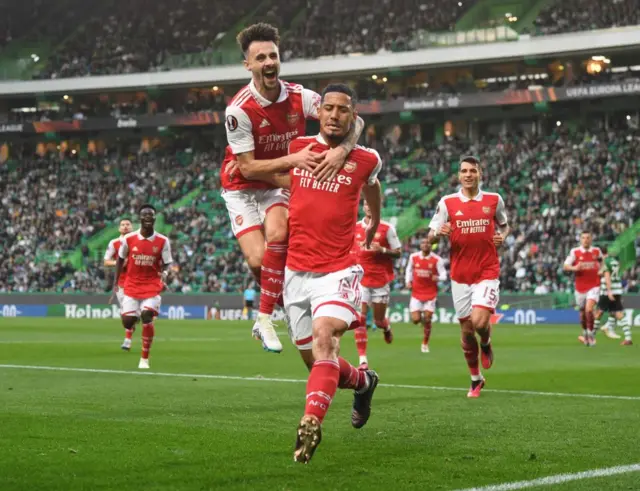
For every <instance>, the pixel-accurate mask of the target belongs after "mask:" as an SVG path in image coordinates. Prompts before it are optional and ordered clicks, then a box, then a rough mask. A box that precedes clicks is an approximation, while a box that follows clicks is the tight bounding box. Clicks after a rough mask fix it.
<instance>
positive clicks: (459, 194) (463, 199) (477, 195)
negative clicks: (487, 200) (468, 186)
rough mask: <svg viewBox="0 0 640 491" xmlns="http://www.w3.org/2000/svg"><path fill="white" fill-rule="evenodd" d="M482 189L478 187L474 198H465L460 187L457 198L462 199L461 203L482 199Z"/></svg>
mask: <svg viewBox="0 0 640 491" xmlns="http://www.w3.org/2000/svg"><path fill="white" fill-rule="evenodd" d="M482 197H483V196H482V189H478V194H476V196H475V198H472V199H470V198H467V197H466V196H465V195H464V193H463V192H462V189H460V191H458V198H460V201H462V202H463V203H466V202H468V201H482Z"/></svg>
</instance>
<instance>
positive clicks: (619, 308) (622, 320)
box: [610, 295, 633, 346]
mask: <svg viewBox="0 0 640 491" xmlns="http://www.w3.org/2000/svg"><path fill="white" fill-rule="evenodd" d="M613 310H615V313H614V312H611V314H610V317H614V316H615V318H616V320H617V322H618V326H620V329H622V333H623V334H624V340H623V341H622V343H620V344H621V345H622V346H631V345H632V344H633V341H632V340H631V324H630V323H629V318H628V317H627V315H626V313H625V311H624V307H623V305H622V297H621V296H620V295H616V296H615V300H614V302H613Z"/></svg>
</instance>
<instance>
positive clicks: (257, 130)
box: [221, 23, 364, 353]
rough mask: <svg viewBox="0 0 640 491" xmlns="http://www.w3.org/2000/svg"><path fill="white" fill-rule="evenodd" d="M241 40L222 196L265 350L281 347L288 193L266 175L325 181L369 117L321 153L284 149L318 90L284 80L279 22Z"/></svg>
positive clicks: (301, 129)
mask: <svg viewBox="0 0 640 491" xmlns="http://www.w3.org/2000/svg"><path fill="white" fill-rule="evenodd" d="M237 39H238V44H239V45H240V48H241V49H242V54H243V55H244V66H245V68H246V69H247V70H248V71H250V72H251V82H250V83H249V85H247V86H245V87H244V88H242V89H241V90H240V91H239V92H238V93H237V94H236V95H235V96H234V97H233V99H232V100H231V102H230V103H229V106H228V107H227V109H226V112H225V125H226V130H227V139H228V142H229V146H228V147H227V150H226V154H225V160H224V162H223V165H222V172H221V178H222V188H223V191H222V197H223V198H224V200H225V203H226V206H227V210H228V212H229V217H230V219H231V227H232V229H233V233H234V235H235V236H236V238H237V240H238V244H239V245H240V249H241V250H242V253H243V255H244V257H245V260H246V261H247V264H248V265H249V268H250V269H251V271H252V272H253V274H254V276H255V278H256V280H257V281H258V282H259V283H260V287H261V293H260V306H259V313H258V316H257V319H256V322H255V324H254V326H253V329H252V334H253V336H254V337H255V338H256V339H260V340H261V341H262V345H263V348H264V349H265V350H267V351H272V352H276V353H279V352H280V351H282V344H281V343H280V340H279V339H278V336H277V334H276V332H275V329H274V326H273V324H272V322H271V314H272V313H273V309H274V306H275V304H276V302H277V301H278V299H279V297H280V296H281V294H282V285H283V278H284V267H285V263H286V258H287V234H288V231H287V207H288V203H289V194H288V192H287V191H284V190H282V189H279V188H276V187H274V186H273V185H272V184H269V183H267V182H264V179H265V178H268V177H269V176H270V175H271V174H272V173H274V172H287V171H289V170H290V169H292V168H294V167H295V168H299V169H304V170H307V171H310V172H312V173H313V175H314V177H315V178H317V179H318V181H319V182H328V180H330V179H331V178H333V177H335V176H336V175H337V173H338V171H339V170H340V169H341V168H342V166H343V165H344V161H345V158H346V156H347V154H348V153H349V152H350V151H351V150H352V149H353V148H354V146H355V144H356V142H357V141H358V138H359V136H360V134H361V133H362V128H363V127H364V123H363V121H362V120H361V119H359V120H358V122H357V124H355V125H354V126H353V128H352V129H351V130H350V131H349V134H348V135H347V137H346V138H345V139H344V141H343V142H342V144H341V145H339V146H337V147H335V148H331V149H330V150H327V151H324V152H320V153H318V152H313V151H312V150H311V146H308V147H307V148H305V149H302V151H300V152H297V153H295V154H292V155H287V149H288V146H289V142H290V141H291V140H293V139H294V138H296V137H299V136H304V135H305V131H306V120H307V119H308V118H311V119H317V118H318V106H319V104H320V96H319V95H318V94H317V93H315V92H313V91H311V90H308V89H305V88H303V87H302V86H301V85H297V84H291V83H287V82H285V81H283V80H280V79H279V74H280V54H279V50H278V44H279V42H280V36H279V34H278V30H277V29H276V28H275V27H273V26H270V25H269V24H264V23H259V24H254V25H252V26H249V27H247V28H246V29H244V30H243V31H242V32H240V34H238V37H237ZM236 166H237V168H238V170H236ZM265 239H266V246H265Z"/></svg>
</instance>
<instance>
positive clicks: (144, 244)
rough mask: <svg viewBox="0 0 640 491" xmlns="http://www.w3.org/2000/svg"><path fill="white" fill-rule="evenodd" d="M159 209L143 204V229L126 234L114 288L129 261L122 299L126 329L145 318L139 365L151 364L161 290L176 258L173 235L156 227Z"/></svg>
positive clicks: (116, 286) (145, 366)
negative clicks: (172, 249) (172, 245)
mask: <svg viewBox="0 0 640 491" xmlns="http://www.w3.org/2000/svg"><path fill="white" fill-rule="evenodd" d="M155 223H156V209H155V208H154V207H153V206H151V205H143V206H142V207H141V208H140V229H139V230H137V231H135V232H132V233H130V234H128V235H126V236H125V237H124V239H123V240H122V243H121V245H120V249H119V250H118V260H117V262H116V275H115V278H114V280H113V289H114V291H117V289H118V284H119V279H120V275H121V274H122V270H123V268H124V264H125V261H126V264H127V277H126V279H125V282H124V297H123V299H122V308H121V310H122V322H123V323H124V327H125V329H133V326H135V324H136V322H137V321H138V318H140V319H141V320H142V357H141V358H140V363H139V364H138V368H142V369H148V368H149V350H150V349H151V343H152V342H153V336H154V334H155V328H154V326H153V320H154V318H155V317H157V316H158V315H159V314H160V303H161V299H160V293H161V292H162V290H163V289H164V287H165V285H164V280H165V279H166V276H167V273H168V271H167V267H168V266H169V265H170V264H171V263H172V262H173V259H171V246H170V244H169V239H168V238H167V237H165V236H164V235H162V234H159V233H158V232H156V231H155V230H154V228H153V227H154V225H155Z"/></svg>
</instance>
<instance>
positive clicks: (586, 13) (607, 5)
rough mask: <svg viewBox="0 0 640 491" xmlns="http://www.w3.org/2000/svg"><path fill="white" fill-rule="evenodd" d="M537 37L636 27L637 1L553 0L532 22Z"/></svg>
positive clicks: (639, 14) (639, 19) (639, 21)
mask: <svg viewBox="0 0 640 491" xmlns="http://www.w3.org/2000/svg"><path fill="white" fill-rule="evenodd" d="M535 24H536V28H537V30H538V33H539V34H542V35H546V34H558V33H563V32H577V31H589V30H591V29H604V28H607V27H622V26H632V25H637V24H640V1H638V0H612V1H610V2H596V1H594V0H555V1H553V2H551V3H550V4H549V5H547V6H546V7H545V8H544V9H543V10H542V11H541V12H540V15H539V16H538V18H537V19H536V22H535Z"/></svg>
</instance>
